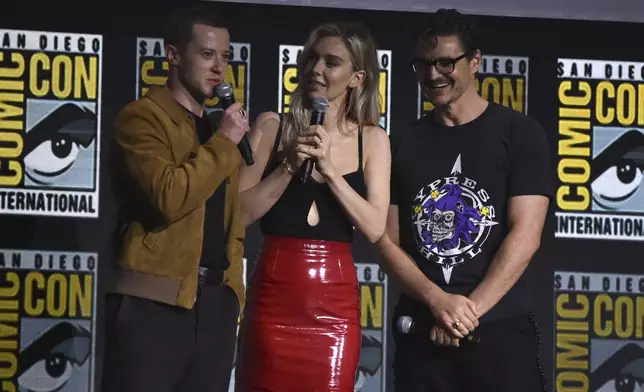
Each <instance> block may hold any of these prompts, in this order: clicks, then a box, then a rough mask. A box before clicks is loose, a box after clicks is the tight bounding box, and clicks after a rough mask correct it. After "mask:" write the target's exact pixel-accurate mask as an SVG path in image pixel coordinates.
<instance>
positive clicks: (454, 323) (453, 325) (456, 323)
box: [452, 320, 461, 329]
mask: <svg viewBox="0 0 644 392" xmlns="http://www.w3.org/2000/svg"><path fill="white" fill-rule="evenodd" d="M460 326H461V322H460V321H459V320H456V321H454V322H453V323H452V328H454V329H458V327H460Z"/></svg>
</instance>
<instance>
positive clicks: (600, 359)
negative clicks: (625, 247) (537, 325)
mask: <svg viewBox="0 0 644 392" xmlns="http://www.w3.org/2000/svg"><path fill="white" fill-rule="evenodd" d="M554 289H555V300H554V316H555V319H554V324H553V326H554V339H553V343H554V344H553V352H554V356H555V358H554V359H555V360H554V365H555V366H554V367H555V369H554V377H553V379H554V386H555V390H556V391H575V392H625V391H633V392H634V391H643V390H644V340H643V339H644V329H643V328H642V322H643V321H644V296H642V292H644V275H626V274H602V273H589V272H580V271H555V273H554Z"/></svg>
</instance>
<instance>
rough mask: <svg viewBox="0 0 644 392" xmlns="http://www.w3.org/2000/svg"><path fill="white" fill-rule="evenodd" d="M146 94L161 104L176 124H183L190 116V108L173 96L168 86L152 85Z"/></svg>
mask: <svg viewBox="0 0 644 392" xmlns="http://www.w3.org/2000/svg"><path fill="white" fill-rule="evenodd" d="M145 96H146V97H148V98H150V99H151V100H152V101H154V103H156V104H157V105H159V106H161V108H162V109H163V110H164V111H165V112H166V113H167V114H168V116H170V118H171V119H172V121H173V122H174V123H175V124H176V125H179V124H181V123H182V122H183V121H185V120H187V119H188V118H189V117H188V110H187V109H186V108H184V107H183V106H181V105H180V104H179V102H177V101H176V100H175V99H174V98H172V95H170V90H168V88H167V87H165V86H163V87H161V86H152V87H150V89H149V90H148V92H147V93H146V94H145Z"/></svg>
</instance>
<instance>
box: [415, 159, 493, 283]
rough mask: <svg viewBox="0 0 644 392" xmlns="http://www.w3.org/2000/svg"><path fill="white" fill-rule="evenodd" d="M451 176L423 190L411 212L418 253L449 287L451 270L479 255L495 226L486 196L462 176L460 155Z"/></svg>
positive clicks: (472, 182)
mask: <svg viewBox="0 0 644 392" xmlns="http://www.w3.org/2000/svg"><path fill="white" fill-rule="evenodd" d="M450 174H451V175H450V176H448V177H445V178H442V179H438V180H436V181H434V182H432V183H430V184H429V185H427V186H425V187H423V188H422V189H421V190H420V191H419V192H418V194H417V195H416V198H415V199H414V205H413V207H412V209H413V210H412V211H411V215H412V222H413V223H414V226H415V229H414V236H415V239H416V243H417V245H418V250H419V252H420V253H421V254H422V255H423V256H425V258H426V259H427V260H429V261H431V262H434V263H436V264H438V265H440V266H441V268H442V270H443V277H444V278H445V283H448V284H449V282H450V279H451V276H452V270H453V268H454V267H455V266H456V265H459V264H462V263H464V262H466V261H468V260H471V259H473V258H474V257H476V256H477V255H478V254H479V253H481V246H483V244H484V243H485V241H486V240H487V238H488V236H489V234H490V231H491V229H492V226H494V225H496V224H498V222H496V221H494V218H495V210H494V206H493V205H492V204H491V203H490V195H489V194H488V192H487V191H486V190H485V189H483V188H481V187H480V185H479V184H478V183H477V182H476V181H474V180H472V179H470V178H468V177H467V176H465V175H463V174H462V170H461V156H460V155H459V156H458V158H456V162H455V163H454V167H453V169H452V171H451V173H450Z"/></svg>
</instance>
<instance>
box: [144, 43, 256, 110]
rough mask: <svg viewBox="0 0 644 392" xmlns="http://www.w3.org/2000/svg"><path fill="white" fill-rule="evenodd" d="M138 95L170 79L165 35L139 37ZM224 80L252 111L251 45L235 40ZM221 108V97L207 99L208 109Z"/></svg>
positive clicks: (245, 107)
mask: <svg viewBox="0 0 644 392" xmlns="http://www.w3.org/2000/svg"><path fill="white" fill-rule="evenodd" d="M136 48H137V52H136V56H137V67H136V98H139V97H141V96H143V95H145V93H146V92H147V91H148V90H149V89H150V87H152V86H164V85H165V83H166V80H167V79H168V61H167V59H166V57H165V47H164V45H163V39H161V38H141V37H139V38H137V43H136ZM224 81H225V82H226V83H229V84H230V85H231V87H232V88H233V94H234V95H235V102H238V103H240V104H241V105H242V106H243V107H244V109H246V111H247V112H248V111H249V109H248V99H249V94H250V83H249V81H250V44H247V43H237V42H232V43H231V44H230V49H229V52H228V66H227V67H226V71H225V75H224ZM213 110H221V104H220V103H219V98H217V97H214V98H212V99H208V100H206V112H208V113H210V112H211V111H213Z"/></svg>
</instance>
